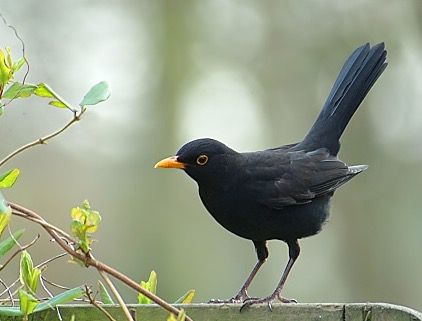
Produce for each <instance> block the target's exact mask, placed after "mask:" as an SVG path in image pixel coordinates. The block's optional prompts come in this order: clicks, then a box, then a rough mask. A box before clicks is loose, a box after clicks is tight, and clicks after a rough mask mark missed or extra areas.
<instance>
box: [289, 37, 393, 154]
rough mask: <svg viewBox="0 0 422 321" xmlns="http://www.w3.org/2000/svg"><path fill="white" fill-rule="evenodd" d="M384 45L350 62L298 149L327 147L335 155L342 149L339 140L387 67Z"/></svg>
mask: <svg viewBox="0 0 422 321" xmlns="http://www.w3.org/2000/svg"><path fill="white" fill-rule="evenodd" d="M386 56H387V51H386V50H385V46H384V43H379V44H377V45H375V46H373V47H372V48H371V47H370V45H369V43H367V44H365V45H363V46H361V47H359V48H357V49H356V50H355V51H354V52H353V53H352V54H351V55H350V57H349V58H348V59H347V60H346V62H345V64H344V66H343V68H342V69H341V71H340V74H339V75H338V77H337V79H336V82H335V83H334V85H333V88H332V89H331V92H330V94H329V95H328V98H327V101H326V102H325V104H324V107H323V108H322V110H321V113H320V114H319V116H318V118H317V120H316V122H315V124H314V125H313V126H312V128H311V129H310V131H309V132H308V134H307V135H306V137H305V139H304V140H303V141H302V142H301V143H299V144H298V145H297V146H296V147H295V149H304V150H313V149H317V148H321V147H325V148H327V149H328V150H329V152H330V154H331V155H337V153H338V151H339V149H340V143H339V139H340V136H341V135H342V133H343V131H344V129H345V128H346V126H347V124H348V123H349V121H350V119H351V118H352V116H353V114H354V113H355V111H356V110H357V109H358V107H359V105H360V104H361V102H362V100H363V99H364V98H365V96H366V95H367V93H368V92H369V90H370V89H371V87H372V86H373V85H374V83H375V81H376V80H377V79H378V77H379V76H380V75H381V74H382V72H383V71H384V69H385V67H386V66H387V63H386V62H385V59H386Z"/></svg>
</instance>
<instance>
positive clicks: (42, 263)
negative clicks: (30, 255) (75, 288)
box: [35, 252, 69, 290]
mask: <svg viewBox="0 0 422 321" xmlns="http://www.w3.org/2000/svg"><path fill="white" fill-rule="evenodd" d="M66 255H68V254H67V253H66V252H63V253H60V254H57V255H56V256H53V257H51V258H49V259H47V260H45V261H43V262H41V263H38V264H37V265H36V266H35V267H36V268H41V267H44V266H45V265H47V264H48V263H51V262H53V261H55V260H57V259H60V258H62V257H63V256H66ZM68 290H69V289H68Z"/></svg>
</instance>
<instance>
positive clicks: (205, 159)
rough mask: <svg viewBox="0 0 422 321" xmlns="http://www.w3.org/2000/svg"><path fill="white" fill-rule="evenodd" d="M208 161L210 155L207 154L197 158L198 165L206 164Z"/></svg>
mask: <svg viewBox="0 0 422 321" xmlns="http://www.w3.org/2000/svg"><path fill="white" fill-rule="evenodd" d="M207 162H208V156H207V155H200V156H198V158H197V159H196V163H197V164H198V165H201V166H203V165H205V164H206V163H207Z"/></svg>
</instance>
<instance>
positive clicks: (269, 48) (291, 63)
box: [0, 0, 422, 310]
mask: <svg viewBox="0 0 422 321" xmlns="http://www.w3.org/2000/svg"><path fill="white" fill-rule="evenodd" d="M0 11H1V12H2V14H3V15H4V16H5V17H6V18H7V19H8V22H9V23H10V24H13V25H14V26H15V27H16V28H17V29H18V30H19V33H20V34H21V36H22V37H23V39H24V40H25V44H26V52H27V55H28V58H29V61H30V64H31V70H30V74H29V77H28V81H29V82H34V83H37V82H41V81H44V82H47V83H48V84H50V85H51V86H52V88H54V89H55V90H56V91H57V92H59V93H60V94H62V95H63V96H64V97H65V98H66V99H67V100H68V101H70V102H73V103H75V104H76V103H78V102H79V101H80V98H81V97H82V96H83V94H84V93H85V91H86V90H87V89H88V88H89V87H90V86H91V85H93V84H95V83H96V82H98V81H100V80H107V81H108V82H109V83H110V85H111V88H112V96H111V98H110V100H109V101H108V102H106V103H105V104H103V105H99V106H96V107H93V108H90V110H89V112H88V113H87V114H86V115H85V117H84V119H83V121H82V122H81V123H79V124H77V125H76V126H75V127H72V128H71V129H70V130H68V131H67V132H65V133H64V134H63V135H61V136H60V137H58V138H57V139H56V140H54V141H51V142H50V144H48V146H42V147H38V148H34V149H32V150H30V151H29V152H27V153H25V154H23V155H20V156H19V157H17V158H16V159H14V160H13V161H12V162H10V163H8V164H7V166H6V167H5V168H3V169H2V171H5V170H6V169H8V168H11V167H19V168H20V169H21V170H22V174H21V177H20V179H19V181H18V183H17V184H16V185H15V187H14V188H13V189H12V190H10V191H6V193H5V195H6V197H7V198H8V199H10V200H13V201H15V202H17V203H20V204H22V205H25V206H27V207H29V208H32V209H34V210H36V211H38V212H39V213H41V214H42V215H44V216H45V217H46V218H47V219H48V220H50V221H51V222H53V223H54V224H57V225H60V226H62V227H64V228H66V229H67V228H68V225H69V222H70V219H69V215H70V208H71V207H73V206H76V205H78V204H80V203H81V202H82V201H83V200H84V199H85V198H88V199H89V200H90V202H91V205H92V206H93V207H94V208H96V209H98V210H100V211H101V213H102V215H103V222H102V225H101V227H100V230H99V232H98V233H97V234H96V236H95V237H96V238H97V239H98V240H99V242H98V243H97V244H94V250H95V253H96V256H97V257H98V258H100V259H102V260H104V261H105V262H108V263H110V264H111V265H112V266H114V267H116V268H118V269H120V270H121V271H122V272H124V273H127V274H128V275H129V276H131V277H133V278H134V279H137V280H141V279H146V278H147V277H148V275H149V272H150V270H151V269H155V270H156V271H157V273H158V280H159V284H158V293H159V295H161V296H162V297H163V298H165V299H167V300H170V301H172V300H174V299H176V298H177V297H178V296H180V295H181V294H182V293H184V292H185V291H187V290H188V289H191V288H195V289H196V290H197V296H196V301H197V302H205V301H207V300H208V299H210V298H229V297H230V296H232V295H233V294H234V293H236V292H237V290H238V288H239V287H240V285H241V283H242V282H243V281H244V279H245V278H246V276H247V274H248V273H249V271H250V270H251V268H252V266H253V264H254V263H255V261H256V256H255V253H254V250H253V246H252V243H251V242H250V241H246V240H243V239H240V238H238V237H236V236H234V235H231V234H230V233H228V232H227V231H225V230H224V229H223V228H222V227H220V226H219V225H218V224H216V223H215V222H214V220H213V219H212V217H211V216H210V215H208V214H207V212H206V210H205V209H204V208H203V206H202V204H201V202H200V200H199V197H198V195H197V192H196V184H195V183H194V182H193V181H191V180H190V179H189V178H188V177H187V176H185V175H184V174H183V173H182V172H181V171H175V170H174V171H164V170H154V169H153V165H154V164H155V163H156V161H158V160H160V159H161V158H163V157H166V156H169V155H172V154H174V153H175V152H176V151H177V149H178V148H179V147H180V146H181V145H182V144H183V143H185V142H187V141H189V140H191V139H193V138H198V137H213V138H216V139H219V140H221V141H223V142H225V143H226V144H228V145H229V146H231V147H233V148H235V149H237V150H240V151H251V150H258V149H265V148H268V147H273V146H278V145H281V144H286V143H291V142H294V141H297V140H299V139H301V138H302V137H303V136H304V134H305V133H306V131H307V130H308V128H309V127H310V126H311V125H312V123H313V121H314V119H315V118H316V116H317V114H318V112H319V110H320V107H321V106H322V104H323V102H324V101H325V98H326V96H327V95H328V92H329V90H330V88H331V85H332V83H333V82H334V80H335V77H336V76H337V73H338V72H339V70H340V68H341V65H342V63H343V62H344V60H345V59H346V57H347V56H348V55H349V54H350V53H351V51H352V50H354V49H355V48H356V47H357V46H359V45H361V44H363V43H365V42H368V41H369V42H371V43H377V42H380V41H385V42H386V45H387V49H388V61H389V66H388V68H387V70H386V72H385V73H384V74H383V75H382V76H381V78H380V79H379V81H378V82H377V83H376V85H375V86H374V88H373V89H372V91H371V92H370V94H369V96H368V98H367V99H366V100H365V101H364V103H363V105H362V106H361V109H360V110H359V112H358V113H357V114H356V116H355V117H354V118H353V120H352V122H351V123H350V125H349V127H348V130H346V132H345V134H344V136H343V140H342V150H341V153H340V157H341V159H342V160H344V161H346V162H347V163H349V164H362V163H363V164H369V166H370V168H369V170H368V171H366V172H365V173H364V174H362V175H360V176H359V177H357V178H356V179H354V180H353V181H351V182H350V183H349V184H347V185H346V186H344V187H342V188H341V189H340V190H339V191H338V192H337V193H336V197H335V198H334V200H333V203H332V211H331V218H330V222H329V223H328V224H327V225H326V226H325V228H324V230H323V232H322V233H321V234H319V235H317V236H314V237H312V238H308V239H304V240H302V241H301V246H302V252H301V256H300V258H299V260H298V261H297V263H296V265H295V267H294V269H293V272H292V273H291V275H290V278H289V280H288V282H287V285H286V287H285V290H284V295H285V296H286V297H292V298H296V299H297V300H298V301H300V302H365V301H384V302H391V303H396V304H403V305H406V306H410V307H413V308H417V309H419V310H422V251H421V248H422V209H421V202H420V200H421V196H420V195H421V185H422V184H421V181H422V169H421V168H422V167H421V164H422V145H421V138H422V106H421V101H422V59H421V55H422V2H421V1H418V0H413V1H410V0H409V1H386V0H378V1H363V0H360V1H335V2H334V1H330V2H329V1H322V0H319V1H317V0H315V1H306V2H304V1H293V0H292V1H260V2H257V1H136V0H132V1H129V0H124V1H121V0H114V1H93V0H91V1H63V0H59V1H58V0H48V1H42V2H39V1H33V0H30V1H2V4H1V9H0ZM0 36H1V44H0V45H1V46H2V47H5V46H6V45H9V46H11V47H12V49H13V51H14V53H15V54H16V55H17V54H18V53H19V52H20V47H19V43H18V42H17V40H16V39H15V38H14V36H13V33H12V31H11V30H10V29H8V28H6V27H5V26H3V25H0ZM70 116H71V115H69V113H67V112H65V111H63V110H59V109H55V108H53V107H50V106H47V105H46V102H45V101H44V100H42V99H39V98H34V99H31V100H25V101H24V100H21V101H19V102H15V103H13V104H11V105H9V106H8V107H7V109H6V110H5V114H4V115H3V116H2V118H1V126H0V136H1V137H2V144H1V148H0V152H1V156H0V157H3V156H4V155H6V154H8V153H9V152H10V151H12V150H14V149H15V148H16V147H17V146H19V145H21V144H24V143H26V142H28V141H30V140H32V139H34V138H38V137H40V136H41V135H43V134H46V133H48V132H50V131H51V130H53V129H56V128H59V127H60V126H62V124H64V123H65V122H66V121H67V120H68V119H69V118H70ZM22 225H24V222H22V221H21V220H19V219H14V221H13V224H12V228H14V229H15V228H17V227H19V226H22ZM38 231H40V230H39V229H38V228H36V227H34V228H31V229H30V230H29V233H26V234H27V235H26V240H27V241H29V240H30V239H31V237H32V236H34V235H35V233H37V232H38ZM269 246H270V258H269V261H268V263H267V264H266V265H265V266H264V268H263V269H262V271H261V272H260V274H259V275H258V276H257V278H256V280H255V282H254V283H253V285H252V287H251V290H250V293H251V295H254V296H264V295H267V294H269V293H271V292H272V291H273V289H274V287H275V285H276V284H277V282H278V280H279V277H280V274H281V271H282V269H283V268H284V265H285V263H286V261H287V247H286V246H285V244H283V243H281V242H278V241H271V242H270V244H269ZM31 253H33V256H34V260H35V261H36V262H40V261H41V260H44V259H46V258H48V257H50V256H52V255H53V254H54V253H58V250H57V248H56V247H55V246H54V244H50V242H49V240H48V237H47V236H46V235H45V234H44V233H43V234H42V240H41V241H40V243H39V244H38V246H36V247H34V248H32V249H31ZM45 273H46V275H47V276H48V277H49V279H50V280H52V281H55V282H58V283H65V284H67V285H74V284H75V285H76V284H79V283H81V282H86V281H85V280H86V279H87V278H88V280H91V281H90V282H93V280H95V279H96V278H98V275H97V274H96V272H95V271H91V270H85V269H82V268H80V267H79V266H76V265H72V264H65V263H64V262H56V263H54V264H51V266H50V267H49V268H48V270H47V271H46V272H45ZM14 277H16V269H14V268H13V267H8V268H7V270H6V271H3V272H2V276H1V278H2V279H4V280H6V281H7V280H9V281H10V280H12V279H13V278H14ZM122 292H123V293H124V294H125V296H126V298H127V299H128V301H132V302H135V300H136V299H135V298H136V295H135V294H134V293H132V292H131V291H129V290H127V289H125V288H122Z"/></svg>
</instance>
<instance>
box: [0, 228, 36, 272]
mask: <svg viewBox="0 0 422 321" xmlns="http://www.w3.org/2000/svg"><path fill="white" fill-rule="evenodd" d="M39 238H40V235H39V234H38V235H37V236H36V237H35V238H34V239H33V240H32V241H31V242H30V243H28V244H25V245H23V246H20V247H19V249H18V250H17V251H15V252H14V253H13V254H12V255H11V256H10V257H9V258H8V259H7V260H6V262H5V263H4V264H3V265H1V266H0V272H1V271H2V270H3V269H4V268H5V267H6V266H7V265H8V264H9V263H10V262H11V261H12V260H13V259H14V258H15V256H16V255H18V254H19V253H21V252H22V251H24V250H26V249H27V248H29V247H31V246H32V245H34V244H35V243H36V242H37V241H38V239H39Z"/></svg>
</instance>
